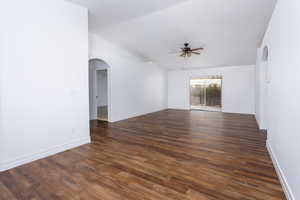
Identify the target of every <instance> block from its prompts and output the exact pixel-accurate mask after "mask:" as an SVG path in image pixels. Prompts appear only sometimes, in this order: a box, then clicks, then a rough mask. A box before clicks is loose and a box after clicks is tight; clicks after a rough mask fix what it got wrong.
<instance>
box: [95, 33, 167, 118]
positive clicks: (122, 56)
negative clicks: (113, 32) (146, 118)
mask: <svg viewBox="0 0 300 200" xmlns="http://www.w3.org/2000/svg"><path fill="white" fill-rule="evenodd" d="M89 56H90V58H99V59H102V60H104V61H105V62H106V63H107V64H108V65H109V66H110V85H111V87H110V88H111V91H110V97H109V98H108V99H110V103H111V106H110V108H111V113H110V121H118V120H123V119H126V118H130V117H134V116H138V115H142V114H146V113H150V112H155V111H158V110H162V109H165V108H166V90H167V86H166V72H165V70H163V69H161V68H160V67H158V66H157V65H155V64H147V63H146V62H143V61H142V60H140V59H139V58H138V57H136V56H134V55H132V54H130V53H129V52H127V51H125V50H123V49H122V48H119V47H117V46H115V45H113V44H111V43H109V42H108V41H106V40H104V39H103V38H101V37H100V36H98V35H95V34H92V33H91V34H90V55H89Z"/></svg>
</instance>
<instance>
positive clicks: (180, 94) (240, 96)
mask: <svg viewBox="0 0 300 200" xmlns="http://www.w3.org/2000/svg"><path fill="white" fill-rule="evenodd" d="M207 75H221V76H223V82H222V111H223V112H230V113H247V114H254V99H255V97H254V86H255V68H254V66H236V67H217V68H207V69H199V70H184V71H183V70H178V71H169V72H168V107H169V108H174V109H190V97H189V92H190V86H189V80H190V78H197V77H201V76H207Z"/></svg>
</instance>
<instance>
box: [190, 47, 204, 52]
mask: <svg viewBox="0 0 300 200" xmlns="http://www.w3.org/2000/svg"><path fill="white" fill-rule="evenodd" d="M203 49H204V48H196V49H191V51H199V50H203Z"/></svg>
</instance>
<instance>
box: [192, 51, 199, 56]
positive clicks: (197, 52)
mask: <svg viewBox="0 0 300 200" xmlns="http://www.w3.org/2000/svg"><path fill="white" fill-rule="evenodd" d="M192 53H193V54H197V55H200V54H201V53H199V52H193V51H192Z"/></svg>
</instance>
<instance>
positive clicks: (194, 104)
mask: <svg viewBox="0 0 300 200" xmlns="http://www.w3.org/2000/svg"><path fill="white" fill-rule="evenodd" d="M190 108H191V109H192V110H205V111H216V112H221V111H222V76H210V77H203V78H192V79H190Z"/></svg>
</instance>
